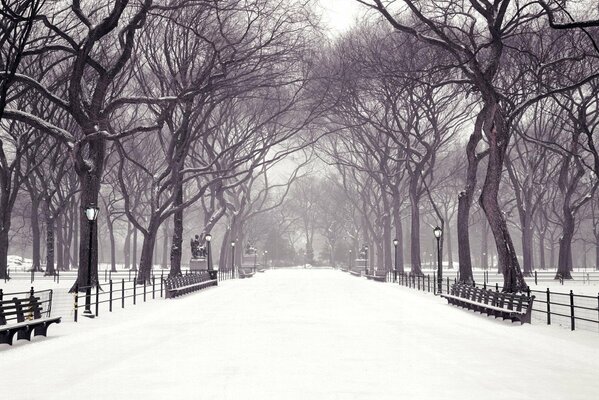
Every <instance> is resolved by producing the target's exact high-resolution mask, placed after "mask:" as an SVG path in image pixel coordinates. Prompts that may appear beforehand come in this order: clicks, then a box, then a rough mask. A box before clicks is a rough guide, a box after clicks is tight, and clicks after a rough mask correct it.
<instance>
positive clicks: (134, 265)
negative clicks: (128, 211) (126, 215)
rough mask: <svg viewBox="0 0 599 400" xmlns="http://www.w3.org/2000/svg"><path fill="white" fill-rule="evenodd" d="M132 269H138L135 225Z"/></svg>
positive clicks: (134, 228) (134, 230)
mask: <svg viewBox="0 0 599 400" xmlns="http://www.w3.org/2000/svg"><path fill="white" fill-rule="evenodd" d="M131 270H132V271H137V228H136V227H135V226H133V258H132V260H131Z"/></svg>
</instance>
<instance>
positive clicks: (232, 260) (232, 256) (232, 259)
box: [231, 240, 235, 279]
mask: <svg viewBox="0 0 599 400" xmlns="http://www.w3.org/2000/svg"><path fill="white" fill-rule="evenodd" d="M231 279H235V241H234V240H233V241H232V242H231Z"/></svg>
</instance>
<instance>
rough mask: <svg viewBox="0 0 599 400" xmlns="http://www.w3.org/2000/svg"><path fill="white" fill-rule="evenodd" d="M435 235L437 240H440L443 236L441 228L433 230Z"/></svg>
mask: <svg viewBox="0 0 599 400" xmlns="http://www.w3.org/2000/svg"><path fill="white" fill-rule="evenodd" d="M433 234H434V235H435V237H436V238H437V239H439V238H440V237H441V236H442V235H443V231H442V230H441V228H439V227H438V226H436V227H435V229H433Z"/></svg>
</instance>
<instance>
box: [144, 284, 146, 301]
mask: <svg viewBox="0 0 599 400" xmlns="http://www.w3.org/2000/svg"><path fill="white" fill-rule="evenodd" d="M145 302H146V280H145V279H144V303H145Z"/></svg>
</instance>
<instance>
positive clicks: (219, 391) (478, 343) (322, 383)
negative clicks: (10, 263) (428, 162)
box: [0, 270, 599, 400]
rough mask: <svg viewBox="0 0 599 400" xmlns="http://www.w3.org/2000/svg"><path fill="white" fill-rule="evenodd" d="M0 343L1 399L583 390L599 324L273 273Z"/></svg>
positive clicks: (592, 379) (337, 276)
mask: <svg viewBox="0 0 599 400" xmlns="http://www.w3.org/2000/svg"><path fill="white" fill-rule="evenodd" d="M125 311H126V312H118V313H116V312H115V313H113V314H108V313H104V314H102V315H101V316H100V318H98V319H95V320H83V321H81V322H79V323H77V324H74V323H68V324H67V323H64V324H60V325H54V326H52V327H51V328H50V329H49V337H48V338H39V337H38V338H35V339H34V340H33V343H27V342H24V341H19V342H16V344H15V345H14V346H13V347H9V346H6V345H1V346H0V371H2V372H1V376H2V378H1V379H2V383H1V386H0V387H1V393H2V399H4V398H6V399H11V400H19V399H41V398H43V399H72V398H81V397H85V398H86V399H131V398H140V399H141V398H143V399H160V400H163V399H165V398H168V399H171V398H172V399H177V398H182V399H191V398H194V399H235V400H237V399H260V400H263V399H277V400H282V399H377V400H379V399H394V400H395V399H398V398H400V399H401V398H404V399H460V400H464V399H481V398H484V399H543V400H548V399H560V400H561V399H569V400H574V399H594V398H596V397H597V395H598V394H599V380H597V379H596V371H597V370H598V369H599V335H598V334H596V333H591V332H578V331H577V332H569V331H565V330H561V329H555V328H551V327H547V326H543V325H532V326H531V325H523V326H520V324H512V323H510V322H505V321H501V320H495V319H493V318H489V317H486V316H481V315H479V314H475V313H472V312H469V311H465V310H462V309H459V308H456V307H452V306H448V305H447V304H445V301H443V300H442V299H439V298H437V297H434V296H432V295H429V294H426V293H422V292H417V291H415V290H412V289H408V288H404V287H399V286H398V285H391V284H383V283H377V282H372V281H366V280H364V279H359V278H355V277H353V276H350V275H349V274H344V273H342V272H340V271H335V270H276V271H267V273H265V274H258V275H257V276H256V277H254V278H252V279H244V280H233V281H225V282H222V283H221V284H220V286H219V287H215V288H211V289H208V290H205V291H201V292H196V293H194V294H190V295H187V296H185V297H182V298H177V299H172V300H155V301H151V302H148V303H145V304H138V305H137V306H136V308H135V309H132V310H128V311H127V310H125Z"/></svg>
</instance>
